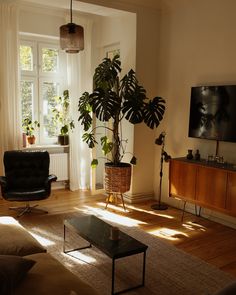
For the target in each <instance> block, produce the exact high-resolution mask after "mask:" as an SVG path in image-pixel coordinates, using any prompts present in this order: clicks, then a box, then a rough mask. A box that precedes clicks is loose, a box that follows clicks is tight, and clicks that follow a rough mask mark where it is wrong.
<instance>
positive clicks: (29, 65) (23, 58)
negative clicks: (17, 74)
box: [20, 45, 33, 71]
mask: <svg viewBox="0 0 236 295" xmlns="http://www.w3.org/2000/svg"><path fill="white" fill-rule="evenodd" d="M20 69H21V71H33V49H32V47H31V46H26V45H21V46H20Z"/></svg>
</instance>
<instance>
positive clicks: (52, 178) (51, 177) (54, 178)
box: [47, 174, 57, 182]
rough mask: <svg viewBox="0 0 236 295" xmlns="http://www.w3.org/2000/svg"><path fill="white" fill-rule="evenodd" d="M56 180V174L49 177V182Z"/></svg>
mask: <svg viewBox="0 0 236 295" xmlns="http://www.w3.org/2000/svg"><path fill="white" fill-rule="evenodd" d="M56 180H57V177H56V175H54V174H50V175H49V176H48V179H47V181H48V182H52V181H56Z"/></svg>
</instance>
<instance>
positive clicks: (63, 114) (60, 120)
mask: <svg viewBox="0 0 236 295" xmlns="http://www.w3.org/2000/svg"><path fill="white" fill-rule="evenodd" d="M55 101H56V105H55V107H54V108H53V109H52V113H53V121H54V123H55V125H56V126H57V128H58V132H59V135H58V143H59V144H61V145H67V144H69V130H71V131H73V129H74V128H75V125H74V121H73V120H71V119H70V117H69V106H70V98H69V91H68V90H64V91H63V96H58V97H56V98H55Z"/></svg>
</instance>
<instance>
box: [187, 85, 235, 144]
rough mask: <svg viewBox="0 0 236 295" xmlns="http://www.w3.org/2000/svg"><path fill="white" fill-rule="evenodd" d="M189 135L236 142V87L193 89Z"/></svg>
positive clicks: (201, 87) (199, 87) (200, 87)
mask: <svg viewBox="0 0 236 295" xmlns="http://www.w3.org/2000/svg"><path fill="white" fill-rule="evenodd" d="M188 135H189V137H197V138H204V139H212V140H217V141H230V142H236V85H225V86H196V87H192V88H191V102H190V116H189V133H188Z"/></svg>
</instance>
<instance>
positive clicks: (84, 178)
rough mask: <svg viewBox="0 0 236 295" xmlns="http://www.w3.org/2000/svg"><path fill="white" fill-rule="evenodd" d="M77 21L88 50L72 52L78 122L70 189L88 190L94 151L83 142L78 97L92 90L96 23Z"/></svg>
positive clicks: (70, 78) (72, 89)
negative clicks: (92, 45) (93, 30)
mask: <svg viewBox="0 0 236 295" xmlns="http://www.w3.org/2000/svg"><path fill="white" fill-rule="evenodd" d="M74 22H75V23H77V24H79V25H81V26H83V28H84V36H85V49H84V50H83V51H81V52H79V54H68V57H67V66H68V87H69V93H70V101H71V104H70V105H71V108H70V112H71V116H72V118H73V120H74V122H75V129H74V130H73V132H71V133H70V165H69V175H70V176H69V178H70V189H71V190H72V191H74V190H77V189H88V188H90V187H91V167H90V162H91V151H90V149H89V148H88V146H87V144H86V143H84V142H83V141H82V134H83V130H82V128H81V126H80V123H79V122H78V117H79V112H78V98H79V97H80V96H81V94H82V93H83V92H85V91H88V92H90V91H91V90H92V73H91V31H92V22H91V21H89V20H88V21H87V20H81V19H80V20H79V21H78V20H76V19H74Z"/></svg>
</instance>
